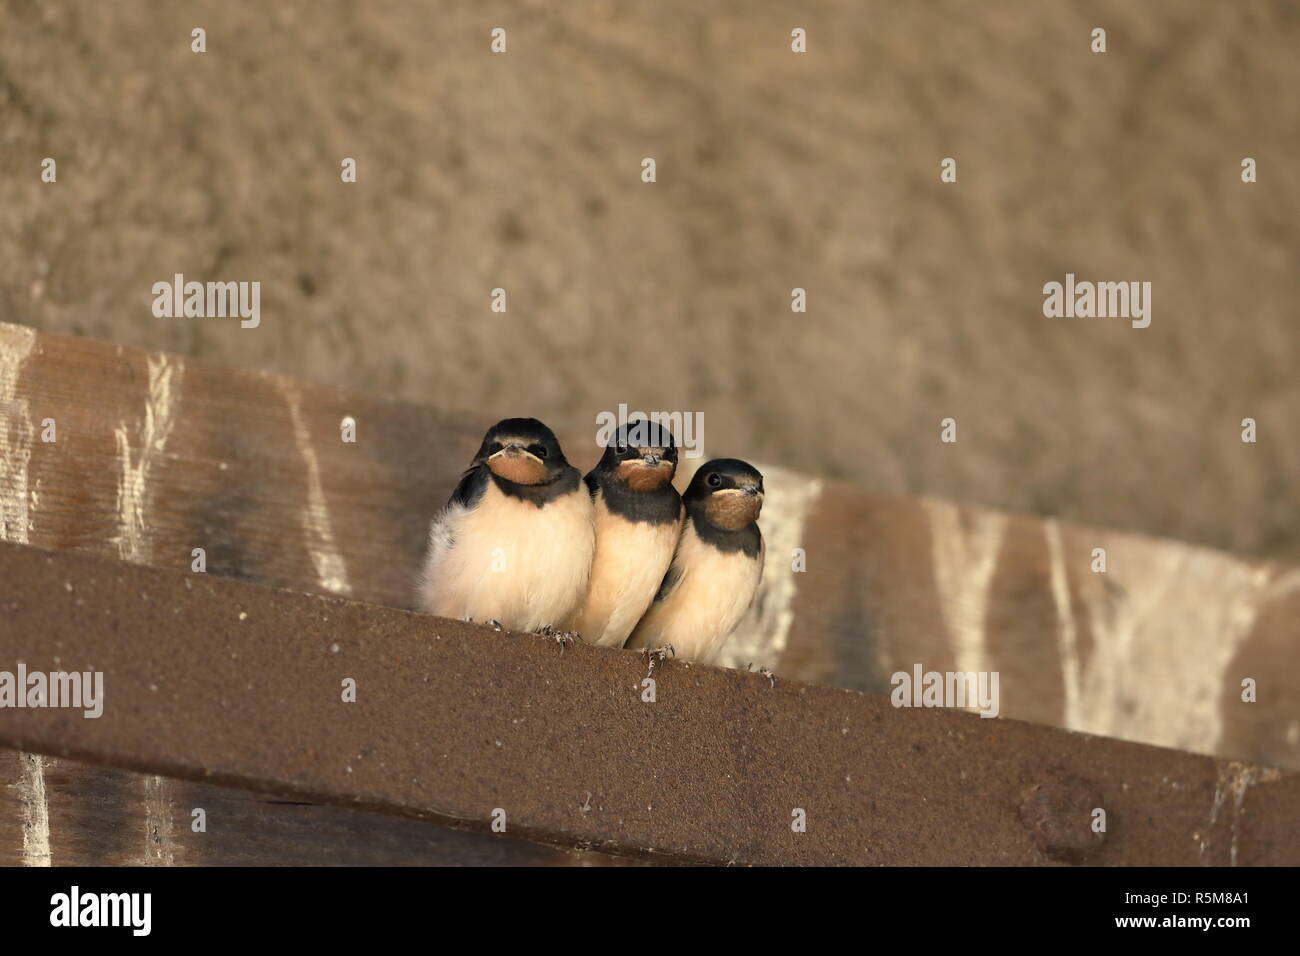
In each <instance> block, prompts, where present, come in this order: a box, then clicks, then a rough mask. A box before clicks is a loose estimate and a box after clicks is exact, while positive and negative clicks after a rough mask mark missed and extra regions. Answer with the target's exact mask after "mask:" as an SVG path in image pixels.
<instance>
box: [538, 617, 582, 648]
mask: <svg viewBox="0 0 1300 956" xmlns="http://www.w3.org/2000/svg"><path fill="white" fill-rule="evenodd" d="M537 633H538V634H540V635H541V636H542V637H549V638H550V639H551V640H553V641H555V643H557V644H559V645H560V654H563V653H564V649H565V648H566V647H570V646H572V645H573V644H575V643H576V642H577V640H578V638H579V637H580V636H581V635H580V634H578V632H577V631H561V630H560V629H559V628H558V627H553V626H552V625H550V624H547V625H546V626H545V627H543V628H541V629H540V630H539V631H538V632H537Z"/></svg>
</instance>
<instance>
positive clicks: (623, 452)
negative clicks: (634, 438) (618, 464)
mask: <svg viewBox="0 0 1300 956" xmlns="http://www.w3.org/2000/svg"><path fill="white" fill-rule="evenodd" d="M614 451H616V452H617V453H618V454H619V455H626V454H627V445H615V446H614Z"/></svg>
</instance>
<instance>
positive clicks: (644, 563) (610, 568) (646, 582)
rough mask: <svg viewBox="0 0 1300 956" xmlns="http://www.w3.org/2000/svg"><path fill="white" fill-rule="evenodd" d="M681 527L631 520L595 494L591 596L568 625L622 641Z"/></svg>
mask: <svg viewBox="0 0 1300 956" xmlns="http://www.w3.org/2000/svg"><path fill="white" fill-rule="evenodd" d="M680 533H681V517H680V510H679V513H678V520H677V521H674V522H672V523H671V524H647V523H646V522H635V521H628V520H627V519H626V518H622V517H620V516H619V515H617V514H614V513H613V512H611V511H610V510H609V509H608V508H607V507H606V506H605V500H604V496H603V495H602V494H597V496H596V557H595V560H594V561H593V562H592V565H591V584H590V586H589V587H588V589H587V596H586V600H585V601H584V602H583V604H582V606H581V607H580V608H579V609H578V611H577V613H576V614H575V615H574V617H573V619H572V621H571V622H570V624H569V627H570V628H571V629H572V630H575V631H577V632H578V633H579V634H581V635H582V636H583V638H585V639H586V640H587V641H588V642H589V643H592V644H600V645H603V646H605V647H622V646H623V643H624V641H626V640H627V636H628V635H629V634H631V633H632V628H633V627H635V626H636V622H637V621H638V620H640V618H641V615H642V614H644V613H645V610H646V608H647V607H649V606H650V602H651V601H652V600H654V596H655V593H656V592H657V591H658V590H659V584H660V582H662V581H663V578H664V573H665V572H666V571H667V570H668V565H669V564H670V563H671V562H672V559H673V552H674V550H675V549H676V547H677V539H678V536H679V535H680Z"/></svg>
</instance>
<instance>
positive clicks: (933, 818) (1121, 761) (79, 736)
mask: <svg viewBox="0 0 1300 956" xmlns="http://www.w3.org/2000/svg"><path fill="white" fill-rule="evenodd" d="M0 581H4V582H6V589H7V594H6V596H5V604H4V608H3V611H4V620H5V624H6V626H5V627H4V628H3V630H0V660H3V661H11V660H12V661H20V662H22V663H23V666H24V667H25V668H26V669H27V670H28V672H37V671H39V672H45V673H49V672H52V671H59V670H62V671H86V672H101V673H102V674H103V681H104V683H103V687H104V696H103V708H102V714H101V715H100V716H98V717H91V718H87V717H84V716H83V715H82V713H81V711H79V710H77V709H70V708H66V707H65V708H60V709H54V708H50V707H25V708H17V709H11V710H7V711H6V712H5V719H4V721H3V723H0V743H3V744H5V745H7V746H11V747H14V748H18V749H24V750H31V751H35V752H38V753H43V754H53V755H55V756H58V757H63V756H66V757H72V758H74V759H79V760H86V761H93V762H97V763H101V764H104V765H109V766H112V767H115V768H124V769H129V770H134V771H138V772H142V773H148V774H164V775H168V776H172V777H176V778H180V779H186V780H195V781H201V782H205V783H209V784H214V785H218V786H237V787H241V788H245V789H249V790H255V791H261V792H267V793H278V794H290V795H293V796H295V797H296V798H298V799H301V800H306V801H311V802H323V803H329V804H333V805H337V806H348V807H358V808H362V809H370V810H379V811H384V812H389V813H395V814H400V815H404V816H409V817H417V818H422V819H427V820H433V821H437V822H441V823H443V824H445V825H447V826H450V827H453V828H459V829H470V830H476V831H479V832H481V833H490V832H491V826H492V824H493V822H494V821H504V824H505V835H507V836H511V837H523V838H525V839H530V840H535V841H538V842H542V843H547V844H553V845H563V846H568V847H575V848H576V847H584V848H590V847H594V848H597V849H601V850H606V851H609V852H613V853H617V854H620V855H628V856H641V857H647V858H653V859H659V860H664V861H670V862H706V863H716V864H722V863H735V864H956V865H970V864H980V863H1003V864H1032V863H1044V862H1054V861H1055V862H1090V863H1097V864H1135V863H1143V864H1168V865H1194V864H1205V863H1220V864H1227V863H1239V864H1273V863H1276V864H1290V865H1295V864H1297V863H1300V775H1298V774H1288V773H1284V772H1282V771H1279V770H1276V769H1270V768H1265V767H1257V766H1249V765H1243V764H1239V763H1235V762H1230V761H1222V760H1215V759H1213V758H1209V757H1204V756H1198V755H1194V754H1187V753H1182V752H1178V751H1172V750H1162V749H1159V748H1153V747H1148V746H1144V745H1139V744H1131V743H1126V742H1123V741H1117V740H1109V739H1104V738H1097V737H1090V736H1087V735H1082V734H1075V733H1070V732H1067V731H1063V730H1058V729H1055V728H1048V727H1041V726H1036V725H1033V724H1027V723H1022V722H1020V721H1015V720H1007V719H994V720H986V719H983V718H981V717H977V716H975V715H973V714H968V713H963V712H957V711H952V710H943V709H926V708H918V709H906V708H895V707H893V706H891V704H890V702H889V700H888V699H886V698H884V697H880V696H874V695H864V694H859V693H856V692H853V691H847V690H841V689H837V688H829V687H818V686H813V685H807V684H801V683H798V682H794V681H784V680H782V681H776V682H775V683H773V682H770V681H769V680H768V679H767V678H766V677H763V676H760V675H758V674H747V673H743V672H738V671H734V670H724V669H720V668H714V667H703V666H692V665H690V664H687V663H684V662H680V661H669V662H667V663H665V664H663V665H661V666H660V667H659V668H658V669H656V671H655V673H654V680H655V683H654V691H655V692H654V695H653V699H652V700H651V699H647V695H646V689H647V685H646V684H645V683H644V681H645V678H646V677H647V663H646V660H645V658H644V657H643V656H642V655H640V654H637V653H634V652H631V651H623V650H612V649H608V648H597V647H591V646H587V645H581V644H580V645H577V646H572V647H568V648H566V647H565V646H564V645H562V644H559V643H557V642H556V641H555V640H554V639H553V638H547V637H540V636H536V635H515V634H509V633H505V632H496V631H493V630H492V629H491V628H487V627H481V626H476V625H470V624H465V623H462V622H456V621H448V620H445V619H440V618H433V617H429V616H427V615H422V614H415V613H412V612H408V611H403V610H399V609H394V608H385V607H380V606H377V605H373V604H366V603H361V602H356V601H348V600H344V599H340V598H333V597H325V596H320V595H307V594H300V593H297V592H291V591H283V590H276V589H272V588H267V587H263V586H260V585H255V584H250V583H247V582H242V581H236V580H232V579H223V578H220V577H217V576H214V575H211V574H194V573H190V572H185V571H174V570H167V569H157V568H148V567H141V566H135V565H130V564H126V563H123V562H121V561H117V560H110V559H103V558H97V557H92V556H88V555H77V554H71V553H68V552H50V551H44V550H41V549H36V548H32V547H27V546H20V545H10V544H5V545H0ZM349 682H352V685H351V686H353V687H355V702H351V701H349V700H348V699H347V695H346V694H345V693H344V690H345V688H346V687H347V686H348V684H349ZM45 788H46V792H47V793H48V783H47V784H45ZM153 796H154V797H155V799H156V802H158V803H159V804H160V806H164V807H165V806H166V805H167V800H168V798H167V797H166V796H165V794H154V795H153ZM147 799H148V795H147ZM1098 810H1101V811H1104V813H1105V819H1106V830H1105V833H1104V834H1098V833H1095V832H1093V830H1092V824H1093V821H1094V819H1095V818H1096V817H1095V814H1096V813H1097V811H1098ZM158 815H159V819H162V820H168V819H170V820H171V825H172V827H173V829H174V827H175V815H174V812H172V813H169V812H168V811H167V810H165V809H163V810H160V811H159V814H158ZM182 819H183V817H182ZM800 821H806V828H805V829H800V828H799V827H798V826H795V825H794V824H797V823H799V822H800ZM170 843H171V839H170V838H165V839H164V838H159V837H153V836H152V835H151V836H150V837H149V841H148V842H146V844H145V845H146V847H147V848H148V849H149V852H157V853H161V854H165V853H166V852H169V851H168V846H169V845H170Z"/></svg>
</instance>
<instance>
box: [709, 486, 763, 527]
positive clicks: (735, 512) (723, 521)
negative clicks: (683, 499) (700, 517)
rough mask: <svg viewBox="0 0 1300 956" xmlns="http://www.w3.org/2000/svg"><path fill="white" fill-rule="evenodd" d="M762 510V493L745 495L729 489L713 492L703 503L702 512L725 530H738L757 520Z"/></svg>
mask: <svg viewBox="0 0 1300 956" xmlns="http://www.w3.org/2000/svg"><path fill="white" fill-rule="evenodd" d="M762 510H763V496H762V495H747V494H745V493H744V492H740V491H733V490H731V489H728V490H726V491H717V492H714V493H713V494H711V495H709V499H708V501H706V502H705V504H704V513H705V514H707V515H708V516H709V521H711V522H713V524H714V525H716V526H717V527H719V528H724V529H726V530H727V531H739V530H740V529H741V528H743V527H745V526H746V525H748V524H750V523H752V522H753V521H755V520H757V518H758V514H759V512H760V511H762Z"/></svg>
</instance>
